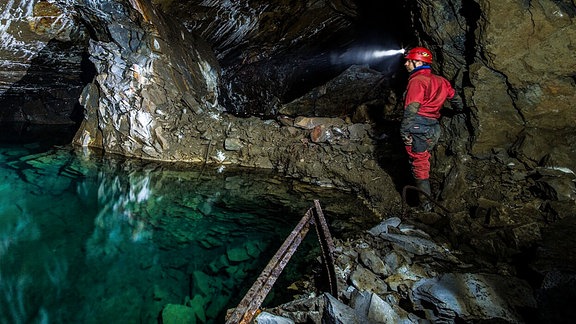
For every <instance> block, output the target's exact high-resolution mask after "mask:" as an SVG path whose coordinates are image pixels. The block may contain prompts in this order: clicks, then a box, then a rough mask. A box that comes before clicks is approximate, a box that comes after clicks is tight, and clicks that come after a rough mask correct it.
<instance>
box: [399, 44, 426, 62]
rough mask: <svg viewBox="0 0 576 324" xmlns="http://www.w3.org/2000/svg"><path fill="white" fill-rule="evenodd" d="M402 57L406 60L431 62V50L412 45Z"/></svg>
mask: <svg viewBox="0 0 576 324" xmlns="http://www.w3.org/2000/svg"><path fill="white" fill-rule="evenodd" d="M404 58H405V59H407V60H415V61H422V62H424V63H432V52H430V51H429V50H428V49H427V48H424V47H414V48H413V49H411V50H409V51H408V53H406V55H404Z"/></svg>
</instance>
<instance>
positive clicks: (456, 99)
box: [400, 47, 463, 211]
mask: <svg viewBox="0 0 576 324" xmlns="http://www.w3.org/2000/svg"><path fill="white" fill-rule="evenodd" d="M404 58H405V59H406V63H404V66H405V67H406V69H407V70H408V72H409V73H410V76H409V78H408V86H407V87H406V93H405V95H404V118H403V119H402V124H401V126H400V135H401V136H402V140H403V141H404V145H405V147H406V152H407V153H408V158H409V160H410V164H411V167H412V175H413V176H414V179H415V181H416V187H418V189H420V190H421V191H422V192H424V193H426V194H427V195H428V196H430V195H431V189H430V180H429V178H430V151H431V150H432V149H433V148H434V147H435V146H436V144H437V143H438V139H439V138H440V124H439V122H438V119H439V118H440V109H441V108H442V106H443V105H444V102H445V101H446V100H449V101H450V103H451V105H452V108H453V109H454V110H456V111H461V110H462V109H463V105H462V100H461V98H460V96H459V95H458V94H457V93H456V91H455V90H454V88H453V87H452V86H451V85H450V82H449V81H448V80H446V79H445V78H443V77H441V76H438V75H435V74H433V73H432V70H431V69H430V64H432V53H431V52H430V51H429V50H428V49H426V48H424V47H415V48H413V49H411V50H410V51H408V53H406V55H405V56H404ZM423 196H424V195H420V204H421V207H422V209H424V210H425V211H431V210H432V205H431V203H430V201H429V200H427V199H425V198H424V197H423Z"/></svg>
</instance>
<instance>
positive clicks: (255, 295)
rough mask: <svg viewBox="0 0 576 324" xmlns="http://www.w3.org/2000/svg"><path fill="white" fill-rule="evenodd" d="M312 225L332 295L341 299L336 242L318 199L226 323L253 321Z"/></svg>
mask: <svg viewBox="0 0 576 324" xmlns="http://www.w3.org/2000/svg"><path fill="white" fill-rule="evenodd" d="M311 224H314V225H315V227H316V233H317V234H318V240H319V241H320V246H321V249H322V261H323V263H324V265H325V267H326V272H327V276H328V281H329V285H330V293H331V294H332V295H333V296H336V297H337V296H338V295H337V293H338V289H337V286H336V275H335V271H334V259H333V251H334V243H333V241H332V236H331V235H330V232H329V230H328V225H327V224H326V219H325V218H324V214H323V213H322V209H321V207H320V203H319V202H318V200H314V207H312V208H310V209H308V211H307V212H306V214H305V215H304V217H302V219H301V220H300V222H299V223H298V224H297V225H296V227H295V228H294V229H293V230H292V232H291V233H290V235H289V236H288V237H287V238H286V240H285V241H284V243H283V244H282V246H281V247H280V248H279V249H278V251H277V252H276V254H275V255H274V256H273V257H272V259H270V261H269V262H268V265H267V266H266V268H264V270H263V271H262V273H261V274H260V276H259V277H258V278H257V279H256V281H255V282H254V284H253V285H252V287H251V288H250V289H249V290H248V292H247V293H246V295H244V298H243V299H242V300H241V301H240V303H239V304H238V306H237V307H236V308H235V309H234V311H233V312H232V314H231V315H230V317H229V318H228V319H227V320H226V324H248V323H250V322H251V321H252V319H253V318H254V315H255V314H256V312H257V311H258V309H259V308H260V305H261V304H262V302H263V301H264V299H265V298H266V296H267V295H268V293H269V292H270V290H271V289H272V286H274V283H275V282H276V279H278V277H279V276H280V274H281V273H282V270H284V267H286V264H288V261H289V260H290V258H291V257H292V255H293V254H294V252H296V249H298V246H300V243H302V240H303V239H304V237H306V234H308V231H309V229H310V225H311Z"/></svg>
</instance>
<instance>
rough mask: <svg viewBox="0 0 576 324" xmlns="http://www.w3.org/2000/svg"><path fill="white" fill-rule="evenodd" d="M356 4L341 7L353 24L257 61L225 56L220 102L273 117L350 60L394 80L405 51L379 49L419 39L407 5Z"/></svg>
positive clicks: (233, 110)
mask: <svg viewBox="0 0 576 324" xmlns="http://www.w3.org/2000/svg"><path fill="white" fill-rule="evenodd" d="M355 5H356V8H357V9H356V11H357V16H354V17H350V16H346V14H344V13H342V15H344V16H345V18H344V19H347V20H349V21H350V24H351V27H350V29H349V30H346V31H339V32H334V33H332V34H326V33H324V34H323V35H324V36H323V37H320V35H317V37H316V38H314V39H312V38H311V39H310V40H308V41H307V43H306V44H303V46H300V47H299V48H297V49H293V48H290V49H286V50H279V51H278V52H279V53H275V54H273V56H271V57H269V58H268V59H257V60H255V61H254V63H244V62H243V63H242V64H239V62H221V63H222V65H223V86H222V88H221V91H222V94H223V96H222V103H223V105H224V106H225V107H226V109H227V111H229V112H230V113H232V114H234V115H237V116H260V117H265V118H272V117H274V116H275V115H276V112H277V110H278V109H279V108H280V106H281V105H282V104H285V103H288V102H291V101H293V100H294V99H297V98H300V97H301V96H303V95H305V94H306V93H308V92H310V91H311V90H312V89H314V88H316V87H319V86H321V85H323V84H325V83H326V82H328V81H330V80H331V79H334V78H335V77H337V76H338V75H340V74H341V73H342V72H344V71H345V70H346V69H348V68H349V67H350V66H352V65H365V66H368V67H370V68H372V69H375V70H377V71H379V72H381V73H382V76H383V78H388V79H390V80H392V79H396V78H398V72H400V73H402V71H401V70H402V66H401V62H400V61H401V60H399V59H400V58H401V54H398V55H394V56H387V57H381V56H378V55H376V54H375V52H377V51H383V50H399V49H401V48H402V47H403V46H405V45H406V44H413V43H415V35H414V34H413V33H410V31H411V28H410V24H411V23H410V12H409V11H408V8H407V6H406V5H405V4H402V3H396V2H392V3H381V2H376V1H367V0H358V1H355ZM265 52H266V51H265V50H264V51H263V53H262V55H266V54H265ZM280 52H281V53H280ZM229 56H230V55H229ZM232 56H238V55H232Z"/></svg>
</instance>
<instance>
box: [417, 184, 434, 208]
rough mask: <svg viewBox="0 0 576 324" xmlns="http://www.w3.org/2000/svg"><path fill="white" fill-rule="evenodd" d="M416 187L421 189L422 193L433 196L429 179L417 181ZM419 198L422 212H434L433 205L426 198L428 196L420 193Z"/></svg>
mask: <svg viewBox="0 0 576 324" xmlns="http://www.w3.org/2000/svg"><path fill="white" fill-rule="evenodd" d="M416 187H417V188H418V189H420V190H421V191H422V192H424V193H425V194H427V195H428V196H432V190H431V189H430V180H428V179H416ZM418 197H419V199H420V208H422V210H423V211H425V212H430V211H432V203H431V202H430V200H429V199H428V198H427V197H426V195H423V194H422V193H420V194H419V195H418Z"/></svg>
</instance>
